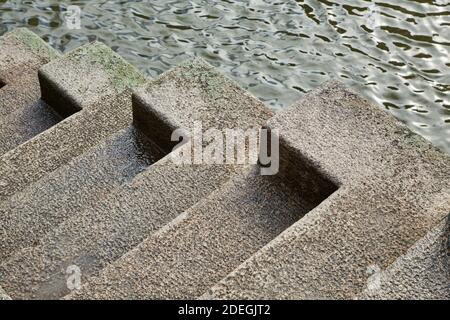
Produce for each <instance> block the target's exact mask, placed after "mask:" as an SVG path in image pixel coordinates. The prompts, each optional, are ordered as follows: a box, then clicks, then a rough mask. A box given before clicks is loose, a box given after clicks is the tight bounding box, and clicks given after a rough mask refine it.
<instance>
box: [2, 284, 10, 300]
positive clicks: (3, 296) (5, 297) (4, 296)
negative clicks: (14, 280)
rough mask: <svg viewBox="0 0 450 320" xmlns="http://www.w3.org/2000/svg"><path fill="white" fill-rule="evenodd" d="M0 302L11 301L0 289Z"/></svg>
mask: <svg viewBox="0 0 450 320" xmlns="http://www.w3.org/2000/svg"><path fill="white" fill-rule="evenodd" d="M0 300H11V298H10V297H9V296H8V295H7V294H6V292H5V291H4V290H3V289H2V288H1V287H0Z"/></svg>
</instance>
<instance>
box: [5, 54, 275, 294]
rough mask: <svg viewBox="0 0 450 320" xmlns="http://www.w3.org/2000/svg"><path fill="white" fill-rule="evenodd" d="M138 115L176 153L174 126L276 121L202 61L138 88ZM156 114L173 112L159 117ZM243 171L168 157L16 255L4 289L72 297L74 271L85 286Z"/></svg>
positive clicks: (244, 125) (136, 118)
mask: <svg viewBox="0 0 450 320" xmlns="http://www.w3.org/2000/svg"><path fill="white" fill-rule="evenodd" d="M205 80H209V81H205ZM167 92H171V94H170V95H168V94H167ZM242 105H245V106H246V108H242ZM205 106H209V108H210V110H209V112H204V109H203V108H204V107H205ZM133 109H134V125H135V126H136V127H137V128H138V130H141V131H142V132H145V134H146V135H147V136H148V137H149V138H150V139H152V140H153V141H155V142H157V143H158V145H159V146H160V147H161V148H162V149H164V150H170V149H171V144H172V143H173V142H170V134H171V129H172V128H184V129H189V128H192V124H193V123H195V121H201V122H202V125H203V127H204V129H205V130H207V129H208V128H211V127H215V126H217V127H231V128H233V127H234V126H235V125H241V128H242V129H244V130H245V129H246V128H249V127H253V126H256V127H260V126H261V125H263V124H264V123H265V122H266V120H267V119H268V118H269V117H270V116H271V113H270V112H269V111H268V110H267V109H265V107H264V106H263V105H262V103H261V102H259V101H257V100H256V99H255V98H253V97H251V96H250V95H248V94H246V93H245V92H243V91H242V89H240V88H239V87H238V86H237V85H236V84H234V83H233V82H231V81H230V80H228V79H227V78H225V77H223V76H222V75H221V74H220V73H218V72H216V71H215V70H214V69H213V68H212V67H211V66H209V65H207V64H205V63H204V62H202V61H194V62H188V63H186V64H184V65H182V66H180V67H178V68H175V69H173V70H171V71H169V72H167V73H165V74H163V75H162V76H161V77H160V78H158V79H157V80H156V81H153V82H150V83H148V84H147V85H146V86H145V87H144V88H142V89H139V90H138V91H137V92H136V94H135V95H134V96H133ZM158 110H166V111H167V113H166V114H165V116H164V117H159V116H158V112H157V111H158ZM170 110H173V113H171V111H170ZM202 110H203V111H202ZM153 129H154V130H153ZM164 133H167V134H168V135H169V136H168V137H167V135H165V134H164ZM183 148H185V149H189V150H190V146H188V145H185V146H184V147H183ZM237 171H239V168H236V167H235V166H234V165H205V164H199V165H183V164H181V165H177V164H175V163H174V162H173V159H172V157H171V154H169V155H167V156H166V157H164V158H163V159H161V160H160V161H158V162H156V163H155V164H153V165H151V166H150V167H149V168H147V169H146V170H144V171H143V172H142V173H141V174H139V175H137V176H136V177H135V178H134V179H133V180H132V181H131V182H130V183H128V184H124V185H122V186H121V187H119V188H116V189H115V190H114V191H113V192H111V193H110V194H108V195H107V196H105V197H104V198H102V199H100V200H99V201H98V202H97V203H94V204H93V205H92V206H88V205H87V206H85V208H84V210H83V211H80V212H78V213H77V214H76V215H74V216H73V217H72V218H70V219H68V220H66V221H64V222H63V223H62V224H60V225H59V226H58V227H56V228H51V230H50V231H49V232H48V233H47V234H46V235H45V236H44V237H43V238H41V239H40V241H39V242H38V243H37V244H36V246H34V247H28V248H24V249H22V250H20V251H18V252H16V253H15V254H13V255H12V256H11V257H10V258H9V259H8V260H7V261H5V262H4V263H3V264H2V265H1V266H0V275H1V278H0V283H1V285H2V286H3V287H4V288H5V289H6V290H7V291H8V293H9V294H10V295H11V297H13V298H60V297H63V296H64V295H66V294H67V293H69V289H68V287H67V281H66V276H67V273H66V270H67V267H68V266H72V265H76V266H77V267H78V268H80V269H81V271H82V280H83V281H85V280H87V279H89V277H91V276H93V275H96V274H97V273H98V271H100V270H101V269H103V268H104V267H105V266H106V265H108V264H109V263H111V262H113V261H115V260H117V259H118V258H120V257H121V256H122V255H123V254H125V253H126V252H128V251H129V250H130V249H132V248H134V247H135V246H136V245H138V244H139V243H141V242H142V241H143V240H144V239H145V238H146V237H147V236H148V235H149V234H152V233H153V232H155V231H157V230H158V229H159V228H161V227H162V226H163V225H165V224H167V223H168V222H169V221H171V220H172V219H174V218H176V217H177V216H178V215H179V214H181V213H182V212H183V211H185V210H187V209H188V208H190V207H192V206H193V205H195V204H196V203H197V202H198V201H200V200H201V199H203V198H204V197H206V196H207V195H209V194H210V193H211V192H213V191H214V190H216V189H217V188H218V187H220V186H221V185H222V184H223V183H225V182H226V181H227V180H228V179H229V178H230V177H231V176H232V175H234V174H235V173H236V172H237Z"/></svg>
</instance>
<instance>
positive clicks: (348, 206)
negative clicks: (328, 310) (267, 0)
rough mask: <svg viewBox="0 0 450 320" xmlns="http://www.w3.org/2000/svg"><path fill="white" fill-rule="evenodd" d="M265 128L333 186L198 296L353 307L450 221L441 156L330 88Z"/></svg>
mask: <svg viewBox="0 0 450 320" xmlns="http://www.w3.org/2000/svg"><path fill="white" fill-rule="evenodd" d="M269 126H270V127H271V128H278V129H279V130H280V132H281V133H280V135H281V143H282V145H283V146H282V147H283V148H282V150H284V151H283V154H282V157H285V158H286V157H287V158H290V159H292V161H295V159H302V161H308V162H310V163H311V164H312V165H313V166H314V167H315V168H317V169H318V170H319V171H320V172H322V174H324V175H325V176H327V177H328V178H329V179H330V180H331V181H335V182H336V183H337V184H338V185H339V186H340V187H339V189H338V190H337V191H336V192H335V193H334V194H333V195H332V196H330V197H329V198H328V199H327V200H325V201H324V202H323V203H322V204H321V205H320V206H318V207H317V208H315V209H314V210H312V211H311V212H309V213H308V215H306V216H305V217H304V218H303V219H301V220H300V221H299V222H297V223H296V224H294V225H293V226H292V227H291V228H290V229H288V230H287V231H286V232H284V233H283V234H281V235H280V236H279V237H278V238H276V239H275V240H274V241H273V242H271V243H270V244H269V245H268V246H266V247H265V248H263V249H262V250H261V251H259V252H258V253H256V254H255V255H254V256H253V257H252V258H250V259H249V260H248V261H246V262H245V263H244V264H242V266H240V267H239V268H237V269H236V270H235V271H234V272H232V273H231V274H230V275H229V276H228V277H226V278H225V279H224V280H223V281H221V282H220V283H219V284H218V285H216V286H215V287H214V288H213V289H212V290H210V291H209V293H208V295H205V297H216V298H269V297H270V298H286V299H305V298H308V299H312V298H331V299H338V298H353V297H355V296H356V295H358V294H359V293H360V292H361V291H362V290H364V288H365V287H366V284H367V280H368V278H369V276H370V273H369V272H368V269H370V267H371V266H373V265H376V266H378V267H379V268H380V269H381V270H385V269H386V268H387V267H388V266H389V265H390V264H391V263H393V262H394V261H395V260H396V259H397V258H398V257H399V256H401V255H403V254H405V253H406V251H407V250H408V249H409V248H410V247H411V246H412V245H413V244H414V243H415V242H416V241H418V240H419V239H421V238H422V237H424V236H425V234H426V233H427V232H428V231H429V230H431V229H432V228H434V227H435V226H436V225H438V224H439V223H440V222H441V221H442V220H443V219H445V218H446V217H447V216H448V214H449V209H450V206H449V203H448V201H449V199H450V185H449V183H450V173H449V170H448V168H449V167H450V159H449V157H448V156H447V155H444V154H442V153H441V152H439V151H438V150H436V149H435V148H434V147H432V146H431V145H430V144H428V143H427V142H426V141H424V140H423V139H422V138H420V137H418V136H416V135H414V134H412V133H411V132H409V130H407V129H406V128H405V127H404V126H403V125H400V124H399V123H397V122H395V120H394V119H393V118H392V117H390V116H389V115H388V114H386V113H385V112H383V111H382V110H381V109H379V108H377V107H374V106H372V105H370V104H369V103H368V102H367V101H365V100H364V99H361V98H360V97H358V96H357V95H356V94H354V93H352V92H350V91H348V90H347V89H346V88H345V87H343V86H342V85H340V84H339V83H336V82H331V83H328V84H327V85H325V86H322V87H321V88H319V89H317V90H314V91H313V92H311V93H309V94H307V95H305V97H304V98H303V99H301V101H300V102H299V103H297V104H296V105H294V106H293V107H291V108H289V109H288V110H287V111H286V112H282V113H280V114H278V115H277V116H275V117H274V119H272V120H271V121H270V123H269Z"/></svg>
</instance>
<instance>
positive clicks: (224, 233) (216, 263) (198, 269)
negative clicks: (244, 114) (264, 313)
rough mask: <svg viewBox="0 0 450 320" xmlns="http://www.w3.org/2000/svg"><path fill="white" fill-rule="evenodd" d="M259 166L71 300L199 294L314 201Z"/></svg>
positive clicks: (194, 208)
mask: <svg viewBox="0 0 450 320" xmlns="http://www.w3.org/2000/svg"><path fill="white" fill-rule="evenodd" d="M259 170H260V168H258V167H256V168H254V169H252V170H251V171H250V172H249V173H248V174H246V175H245V176H244V177H242V178H236V179H233V180H232V181H230V182H229V183H228V184H226V185H225V186H224V187H222V188H221V189H219V190H218V191H216V192H214V193H213V194H212V195H211V196H210V197H208V198H207V199H205V200H204V201H202V202H200V203H198V204H197V205H196V206H194V207H193V208H191V209H190V210H188V211H187V212H186V213H185V214H184V217H183V218H182V219H177V220H176V221H174V223H172V224H171V225H170V226H167V227H166V228H164V229H163V230H161V231H160V232H158V233H156V234H154V235H152V236H150V237H149V238H148V239H146V240H145V241H144V242H143V243H142V244H141V245H140V246H139V247H138V248H137V249H136V250H134V251H132V252H130V253H129V254H128V255H126V256H125V257H124V258H122V259H121V260H119V261H118V262H117V263H115V264H113V265H111V266H110V267H108V268H106V269H105V270H104V271H103V272H102V274H101V276H100V277H99V278H95V279H92V280H91V281H90V282H89V284H87V286H86V287H85V288H84V289H83V290H81V291H80V292H77V293H75V294H74V295H73V297H71V298H75V299H78V298H84V299H91V298H96V299H121V298H126V299H129V298H133V299H189V298H192V297H198V296H200V295H202V294H203V293H204V292H205V291H206V290H207V289H208V288H210V287H211V286H212V285H214V284H215V283H217V282H218V281H219V280H220V279H222V278H223V277H224V276H226V275H227V274H228V273H229V272H231V271H232V270H233V269H234V268H236V267H237V266H239V265H240V264H241V263H242V262H243V261H245V260H246V259H248V258H249V257H251V256H252V255H253V254H254V253H255V252H257V251H258V250H259V249H261V248H262V247H263V246H265V245H266V244H267V243H269V242H270V241H271V240H273V239H274V238H275V237H277V236H278V235H279V234H280V233H281V232H283V231H284V230H286V229H287V228H288V227H289V226H291V225H292V224H293V223H295V222H296V221H297V220H299V219H300V218H301V217H303V216H304V215H305V214H306V213H307V212H308V211H310V210H311V209H312V208H314V207H315V206H316V205H318V203H310V202H309V199H305V198H303V194H301V193H300V194H299V193H298V192H297V190H295V189H292V188H290V187H288V186H287V185H285V184H284V183H283V181H282V180H280V179H279V177H277V176H266V177H265V176H260V175H259ZM313 180H314V179H312V180H303V183H305V185H308V184H309V183H311V182H312V181H313ZM130 288H133V289H132V290H130Z"/></svg>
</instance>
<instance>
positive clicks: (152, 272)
mask: <svg viewBox="0 0 450 320" xmlns="http://www.w3.org/2000/svg"><path fill="white" fill-rule="evenodd" d="M0 119H1V120H0V217H1V218H0V220H1V224H0V299H9V297H11V298H13V299H39V298H41V299H59V298H65V299H131V298H136V299H150V298H159V299H161V298H162V299H167V298H187V299H192V298H200V299H206V298H209V299H252V298H256V299H449V298H450V269H449V252H450V242H449V213H450V170H449V168H450V157H449V156H448V155H445V154H443V153H442V152H441V151H439V150H437V149H436V148H435V147H433V146H432V145H431V144H429V143H428V142H427V141H425V140H424V139H423V138H421V137H420V136H418V135H416V134H414V133H412V132H411V131H410V130H409V129H407V128H406V127H405V126H404V125H403V124H401V123H399V122H398V121H396V120H395V119H394V118H393V117H392V116H391V115H389V114H388V113H387V112H385V111H383V110H382V109H381V108H379V107H378V106H374V105H373V104H371V103H370V102H368V101H367V100H365V99H363V98H361V97H360V96H359V95H357V94H355V93H354V92H353V91H351V90H349V89H347V88H346V87H345V86H343V85H342V84H341V83H339V82H337V81H330V82H328V83H326V84H324V85H322V86H320V87H319V88H317V89H315V90H313V91H311V92H309V93H307V94H305V95H304V96H303V97H302V98H301V99H300V100H299V101H298V102H297V103H295V104H294V105H293V106H291V107H290V108H287V109H286V110H284V111H282V112H279V113H277V114H273V113H272V112H271V111H270V110H268V109H267V108H266V107H265V106H264V105H263V104H262V103H261V102H259V101H258V100H257V99H255V98H254V97H252V96H251V95H250V94H248V93H247V92H245V90H243V89H241V88H240V87H239V86H238V85H237V84H235V83H234V82H233V81H231V80H230V79H228V78H226V77H224V76H223V75H221V74H220V73H219V72H218V71H216V70H215V69H214V68H213V67H212V66H210V65H208V64H207V63H205V62H203V61H202V60H201V59H195V60H193V61H188V62H186V63H184V64H182V65H180V66H178V67H176V68H174V69H172V70H169V71H168V72H166V73H164V74H162V75H160V76H159V77H158V78H157V79H155V80H149V79H146V78H145V77H144V76H143V75H142V74H140V73H139V72H138V71H137V70H136V69H135V68H134V67H133V66H131V65H130V64H128V63H127V62H125V61H124V60H123V59H122V58H121V57H120V56H119V55H117V54H115V53H114V52H112V51H111V50H110V49H109V48H107V47H106V46H104V45H103V44H100V43H92V44H88V45H85V46H82V47H80V48H78V49H76V50H74V51H72V52H69V53H68V54H65V55H63V56H61V55H59V54H58V53H57V52H56V51H55V50H53V49H52V48H50V47H49V46H48V45H47V44H45V42H44V41H42V40H41V39H39V37H37V36H36V35H34V34H33V33H31V32H30V31H28V30H26V29H17V30H15V31H13V32H10V33H7V34H5V35H4V36H2V37H0ZM196 123H201V125H202V129H203V131H206V130H207V129H210V128H216V129H219V130H222V129H229V128H238V129H243V130H246V129H250V128H260V127H266V128H268V129H269V130H271V132H272V134H274V135H277V136H278V137H279V141H280V170H279V172H278V173H277V174H276V175H273V176H261V175H260V174H259V170H260V169H261V168H260V166H259V165H258V164H256V165H248V164H247V165H232V164H228V165H205V164H196V165H186V164H184V165H180V164H176V163H175V162H174V161H173V155H174V153H173V152H172V150H173V147H174V146H175V144H176V143H177V141H172V139H171V134H172V132H173V131H174V130H175V129H183V131H184V132H190V131H192V130H193V128H194V127H195V125H196ZM208 143H209V142H208V141H202V144H203V146H205V145H208ZM190 147H191V146H189V145H188V144H187V145H185V146H183V147H181V150H184V151H190ZM72 265H76V266H78V267H79V268H80V269H81V272H82V274H81V275H82V284H83V287H82V288H81V290H79V291H75V292H71V291H70V290H69V289H68V287H67V279H66V276H67V268H68V267H69V266H72Z"/></svg>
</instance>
